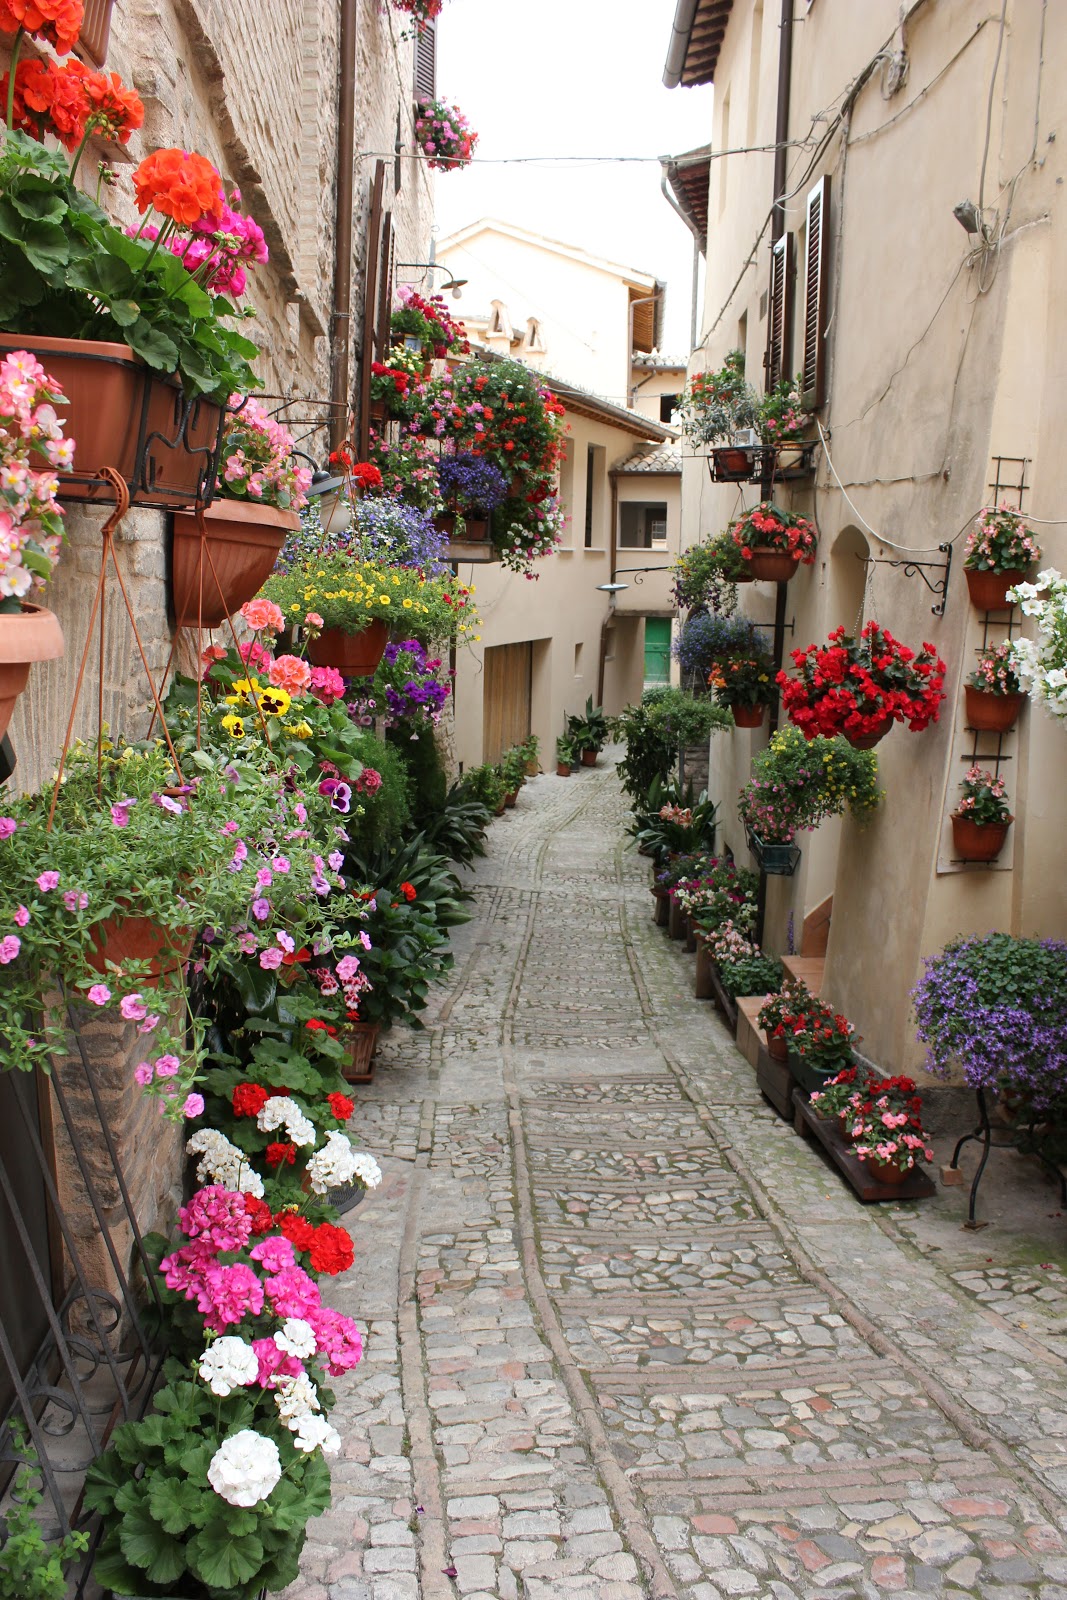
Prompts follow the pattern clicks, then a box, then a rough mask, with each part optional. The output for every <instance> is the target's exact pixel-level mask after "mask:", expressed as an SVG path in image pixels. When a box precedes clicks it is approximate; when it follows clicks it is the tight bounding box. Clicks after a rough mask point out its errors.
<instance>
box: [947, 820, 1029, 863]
mask: <svg viewBox="0 0 1067 1600" xmlns="http://www.w3.org/2000/svg"><path fill="white" fill-rule="evenodd" d="M950 821H951V823H952V848H953V850H954V852H955V854H956V858H957V859H958V860H960V861H979V862H989V861H995V860H996V859H997V857H998V856H999V854H1000V852H1001V851H1002V850H1003V848H1004V841H1005V839H1006V838H1007V837H1008V829H1009V828H1010V827H1011V825H1012V823H1013V822H1014V821H1015V818H1014V817H1009V818H1008V820H1007V821H1006V822H975V821H973V819H972V818H971V817H968V816H962V817H961V816H960V814H959V812H958V811H954V812H953V813H952V816H951V818H950Z"/></svg>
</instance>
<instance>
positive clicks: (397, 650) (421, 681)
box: [374, 639, 449, 727]
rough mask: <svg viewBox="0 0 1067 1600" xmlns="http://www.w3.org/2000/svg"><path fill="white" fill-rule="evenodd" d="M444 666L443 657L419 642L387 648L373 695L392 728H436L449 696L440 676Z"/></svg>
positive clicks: (410, 641) (397, 644) (376, 675)
mask: <svg viewBox="0 0 1067 1600" xmlns="http://www.w3.org/2000/svg"><path fill="white" fill-rule="evenodd" d="M441 666H442V661H441V657H440V656H432V655H431V654H430V652H429V650H427V648H426V647H425V645H422V644H420V643H419V641H418V640H417V639H404V640H402V641H401V642H399V643H398V642H397V641H396V640H394V641H393V642H392V643H391V644H387V645H386V647H385V654H384V655H383V656H382V659H381V662H380V664H379V667H378V671H377V672H376V674H375V677H374V693H375V696H376V698H377V701H378V704H379V706H383V705H384V707H385V711H386V717H387V721H388V722H389V723H390V724H391V725H392V726H394V727H395V726H396V725H397V724H398V723H409V724H413V725H418V724H419V723H427V724H429V725H430V726H431V727H436V726H437V724H438V723H439V722H440V720H441V713H442V711H443V710H444V707H445V702H446V701H447V699H448V695H449V685H448V684H447V683H442V681H441V679H440V677H439V676H438V674H439V673H440V671H441Z"/></svg>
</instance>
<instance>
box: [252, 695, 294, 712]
mask: <svg viewBox="0 0 1067 1600" xmlns="http://www.w3.org/2000/svg"><path fill="white" fill-rule="evenodd" d="M292 703H293V701H292V696H291V695H289V694H287V693H286V691H285V690H284V689H264V690H263V692H262V694H259V695H257V696H256V704H257V705H258V706H259V709H260V710H261V711H262V712H264V713H265V714H266V715H267V716H268V717H284V716H286V715H287V713H288V711H289V707H290V706H291V705H292Z"/></svg>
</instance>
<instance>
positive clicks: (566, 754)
mask: <svg viewBox="0 0 1067 1600" xmlns="http://www.w3.org/2000/svg"><path fill="white" fill-rule="evenodd" d="M577 759H578V752H577V750H576V749H575V746H574V740H573V739H572V738H571V737H570V735H569V734H561V735H560V737H559V738H558V739H557V740H556V777H557V778H569V777H570V775H571V769H572V768H573V766H574V764H575V762H576V761H577Z"/></svg>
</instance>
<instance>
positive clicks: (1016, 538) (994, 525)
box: [963, 505, 1041, 572]
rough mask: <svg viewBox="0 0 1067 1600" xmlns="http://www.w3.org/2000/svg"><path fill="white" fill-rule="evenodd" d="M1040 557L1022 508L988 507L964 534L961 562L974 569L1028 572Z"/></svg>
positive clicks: (1039, 548)
mask: <svg viewBox="0 0 1067 1600" xmlns="http://www.w3.org/2000/svg"><path fill="white" fill-rule="evenodd" d="M1040 560H1041V546H1040V545H1039V544H1038V542H1037V540H1036V539H1035V538H1034V535H1033V533H1032V531H1031V530H1030V528H1029V527H1028V526H1027V522H1026V519H1025V517H1024V516H1023V514H1022V512H1021V511H1016V510H1015V509H1014V507H1013V506H1008V505H999V506H996V507H992V506H987V507H986V508H985V510H983V511H980V512H979V513H978V518H977V521H976V522H975V525H974V527H973V528H972V529H971V531H970V533H969V534H968V535H967V544H966V548H965V553H964V558H963V565H964V566H965V567H969V568H970V569H971V571H973V572H1027V571H1028V570H1029V569H1030V567H1031V566H1032V565H1033V563H1034V562H1035V561H1040Z"/></svg>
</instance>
